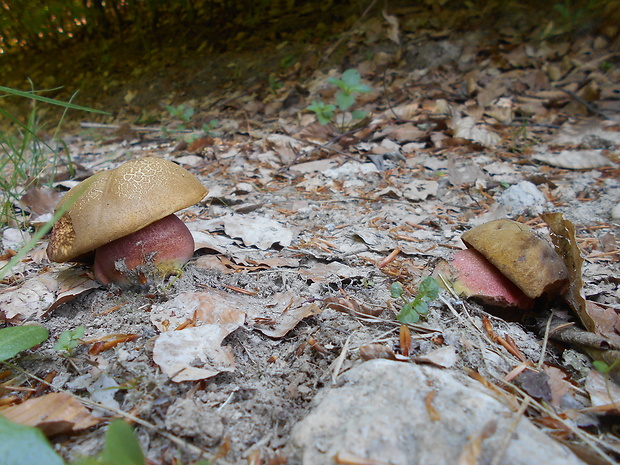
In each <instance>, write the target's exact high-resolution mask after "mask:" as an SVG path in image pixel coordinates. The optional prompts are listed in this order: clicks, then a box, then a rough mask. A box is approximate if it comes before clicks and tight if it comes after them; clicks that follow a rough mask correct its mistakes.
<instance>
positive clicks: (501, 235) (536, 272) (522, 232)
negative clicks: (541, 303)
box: [461, 219, 568, 299]
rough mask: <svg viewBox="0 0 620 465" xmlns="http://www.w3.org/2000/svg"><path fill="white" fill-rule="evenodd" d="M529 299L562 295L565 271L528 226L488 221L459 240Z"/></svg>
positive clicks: (544, 241) (504, 221)
mask: <svg viewBox="0 0 620 465" xmlns="http://www.w3.org/2000/svg"><path fill="white" fill-rule="evenodd" d="M461 239H462V240H463V242H464V243H465V245H466V246H467V247H469V248H472V249H474V250H476V251H478V252H479V253H480V254H482V255H483V256H484V258H486V259H487V260H488V261H489V262H491V263H492V264H493V265H494V266H495V267H496V268H497V269H498V270H499V271H500V272H501V273H502V274H503V275H504V276H506V277H507V278H508V279H509V280H510V281H511V282H513V283H514V284H515V285H516V286H517V287H518V288H519V289H521V290H522V291H523V293H524V294H525V295H526V296H528V297H529V298H530V299H536V298H538V297H540V296H542V295H543V294H546V295H551V294H553V293H555V292H558V291H561V290H562V289H563V288H564V287H565V286H566V284H567V282H568V270H567V269H566V265H565V264H564V261H563V260H562V259H561V258H560V256H559V255H558V254H557V253H556V251H555V250H554V248H553V247H552V246H551V244H549V242H547V241H546V240H545V239H543V238H542V237H540V236H538V235H536V234H535V233H534V232H533V231H532V230H531V229H530V227H529V226H527V225H525V224H522V223H518V222H517V221H512V220H507V219H501V220H494V221H489V222H488V223H484V224H481V225H479V226H476V227H475V228H473V229H470V230H469V231H467V232H466V233H465V234H463V236H462V237H461Z"/></svg>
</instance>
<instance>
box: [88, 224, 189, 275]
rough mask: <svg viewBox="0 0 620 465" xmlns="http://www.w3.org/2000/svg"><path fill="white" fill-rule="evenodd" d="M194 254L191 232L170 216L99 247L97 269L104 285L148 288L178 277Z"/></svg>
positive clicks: (96, 255) (97, 273) (96, 273)
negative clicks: (176, 275) (160, 281)
mask: <svg viewBox="0 0 620 465" xmlns="http://www.w3.org/2000/svg"><path fill="white" fill-rule="evenodd" d="M193 254H194V238H193V237H192V234H191V232H190V231H189V229H187V226H185V224H184V223H183V222H182V221H181V220H180V219H179V218H178V217H177V216H176V215H168V216H166V217H164V218H162V219H161V220H158V221H155V222H154V223H151V224H149V225H148V226H146V227H144V228H142V229H140V230H138V231H136V232H134V233H132V234H129V235H127V236H124V237H121V238H120V239H116V240H115V241H112V242H109V243H107V244H105V245H102V246H101V247H99V248H98V249H97V251H96V253H95V263H94V266H93V268H94V272H95V278H96V279H97V280H98V281H99V282H101V283H102V284H109V283H116V284H119V285H131V284H145V283H146V282H148V281H151V280H153V279H157V278H164V277H166V276H169V275H172V274H178V273H179V272H180V270H181V268H182V267H183V265H184V264H185V263H186V262H187V261H188V260H189V259H190V258H191V257H192V256H193Z"/></svg>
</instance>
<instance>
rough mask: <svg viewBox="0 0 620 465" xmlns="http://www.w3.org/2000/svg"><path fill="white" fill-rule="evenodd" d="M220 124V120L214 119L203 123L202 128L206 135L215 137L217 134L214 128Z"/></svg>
mask: <svg viewBox="0 0 620 465" xmlns="http://www.w3.org/2000/svg"><path fill="white" fill-rule="evenodd" d="M218 124H220V120H218V119H212V120H211V121H209V122H208V123H207V124H203V125H202V130H203V131H204V132H205V135H207V136H211V137H215V136H216V135H217V134H216V133H215V131H214V129H215V128H216V127H217V125H218Z"/></svg>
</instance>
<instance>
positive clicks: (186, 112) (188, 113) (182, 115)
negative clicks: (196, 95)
mask: <svg viewBox="0 0 620 465" xmlns="http://www.w3.org/2000/svg"><path fill="white" fill-rule="evenodd" d="M166 110H168V113H170V115H171V116H174V117H175V118H178V119H180V120H181V121H184V122H186V123H189V122H190V121H191V120H192V116H194V109H193V108H192V107H190V106H185V105H183V104H180V105H179V106H176V107H173V106H172V105H166Z"/></svg>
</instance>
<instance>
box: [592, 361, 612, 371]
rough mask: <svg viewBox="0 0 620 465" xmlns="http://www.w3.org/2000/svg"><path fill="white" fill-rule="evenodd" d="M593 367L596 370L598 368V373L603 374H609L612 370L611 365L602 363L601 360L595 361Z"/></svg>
mask: <svg viewBox="0 0 620 465" xmlns="http://www.w3.org/2000/svg"><path fill="white" fill-rule="evenodd" d="M592 365H594V368H596V369H597V370H598V371H600V372H601V373H603V374H607V373H609V371H610V370H611V367H610V366H609V365H607V364H606V363H605V362H602V361H600V360H595V361H593V362H592Z"/></svg>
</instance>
